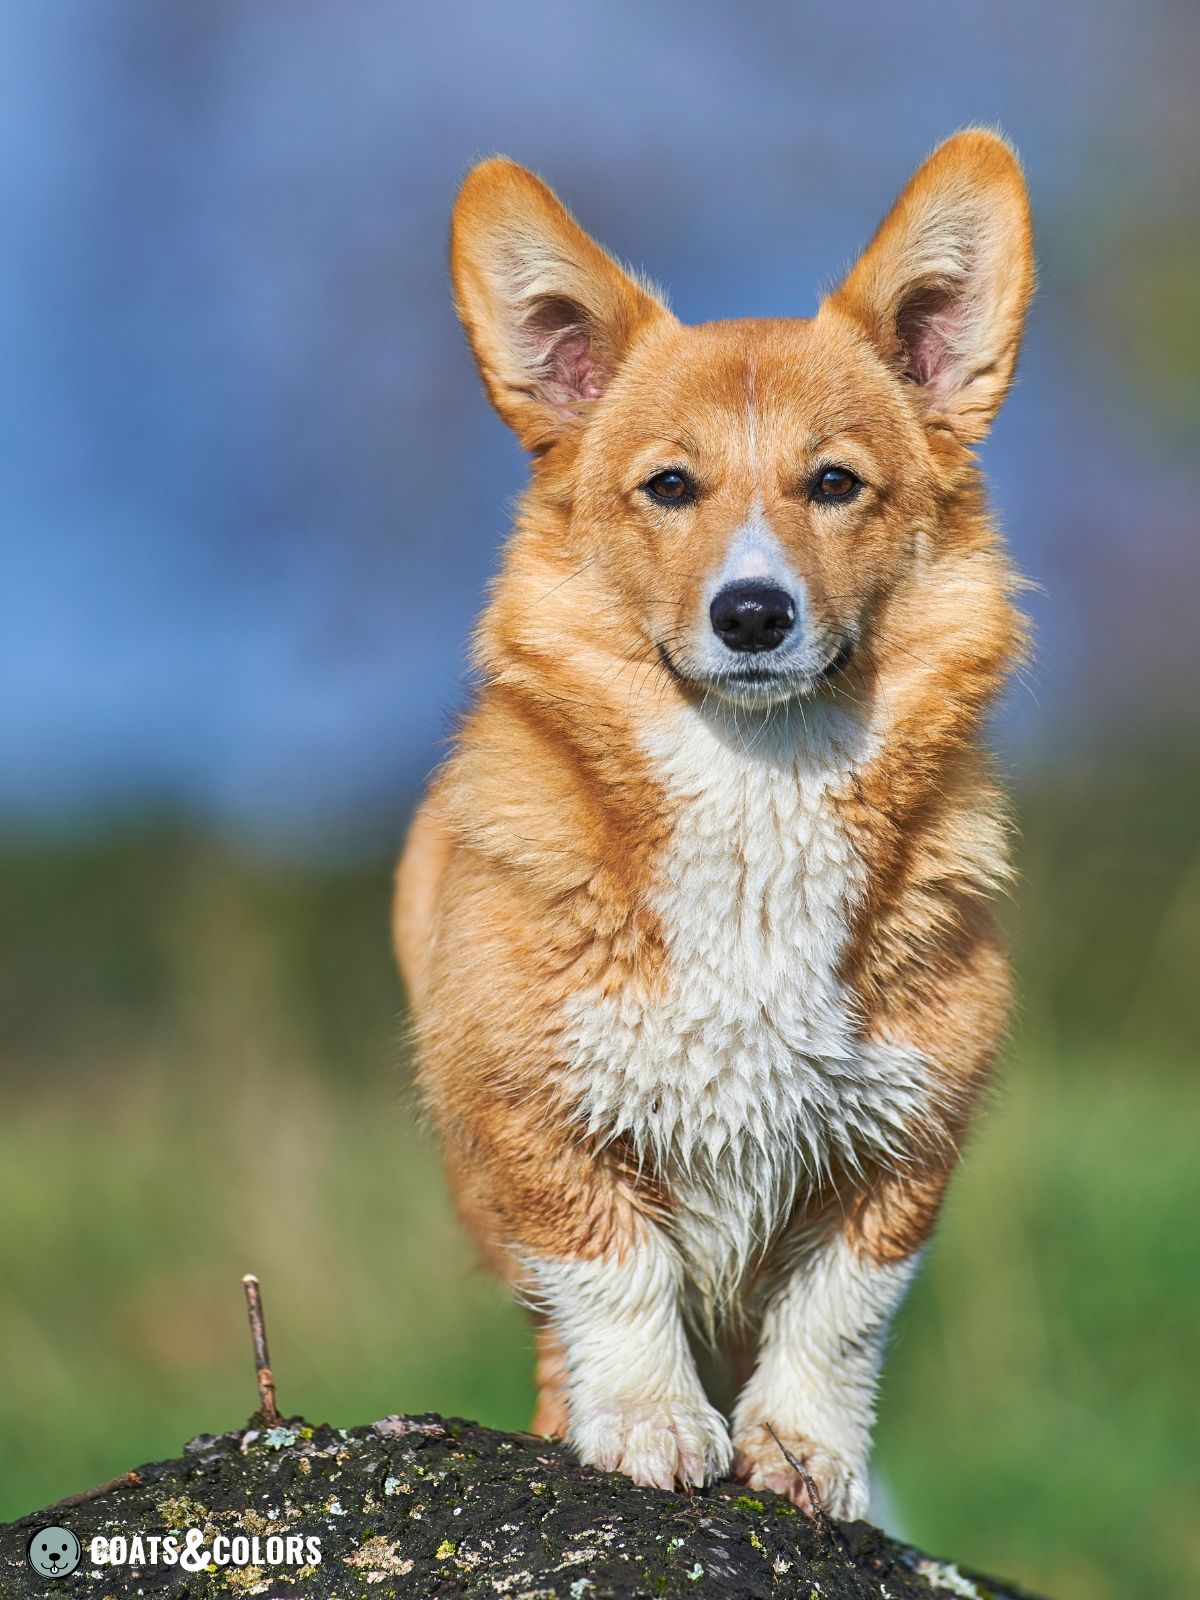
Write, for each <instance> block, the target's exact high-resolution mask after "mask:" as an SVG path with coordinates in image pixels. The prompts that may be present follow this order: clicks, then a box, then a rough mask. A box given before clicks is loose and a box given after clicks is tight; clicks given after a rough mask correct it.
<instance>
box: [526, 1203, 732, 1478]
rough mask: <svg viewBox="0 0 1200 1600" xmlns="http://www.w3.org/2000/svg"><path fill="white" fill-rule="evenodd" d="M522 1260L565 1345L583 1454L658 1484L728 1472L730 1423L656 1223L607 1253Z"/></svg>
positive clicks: (573, 1432) (571, 1429)
mask: <svg viewBox="0 0 1200 1600" xmlns="http://www.w3.org/2000/svg"><path fill="white" fill-rule="evenodd" d="M522 1265H523V1269H524V1270H523V1278H524V1281H525V1284H526V1286H527V1292H528V1293H529V1294H530V1296H531V1298H532V1299H533V1300H534V1302H535V1304H536V1305H537V1306H538V1307H539V1309H540V1310H541V1311H542V1312H543V1313H544V1314H545V1316H546V1317H547V1318H548V1320H549V1323H550V1326H551V1327H552V1328H553V1330H554V1333H555V1334H556V1335H557V1337H558V1340H559V1341H560V1342H561V1346H562V1351H563V1357H564V1362H565V1371H566V1398H567V1411H568V1425H567V1437H568V1439H569V1440H570V1442H571V1444H572V1445H573V1446H574V1447H575V1449H576V1451H577V1452H578V1454H579V1456H580V1459H581V1460H583V1461H584V1462H586V1463H588V1464H589V1465H591V1466H595V1467H602V1468H605V1469H606V1470H608V1471H618V1472H624V1473H627V1474H628V1475H629V1477H631V1478H632V1479H633V1480H634V1482H635V1483H641V1484H647V1485H652V1486H656V1487H658V1488H661V1489H670V1488H671V1487H672V1486H673V1485H674V1484H675V1483H677V1482H678V1483H681V1484H683V1485H684V1486H687V1485H692V1484H694V1485H700V1484H703V1483H707V1482H710V1481H711V1480H712V1479H714V1478H717V1477H721V1476H723V1475H724V1474H725V1473H726V1472H728V1470H729V1465H730V1459H731V1455H732V1449H731V1446H730V1442H729V1434H728V1430H727V1428H726V1426H725V1420H724V1418H723V1417H722V1416H721V1415H720V1413H719V1412H718V1411H716V1410H715V1409H714V1408H713V1406H712V1405H710V1403H709V1401H708V1398H707V1396H706V1395H705V1393H704V1390H703V1388H702V1386H701V1383H700V1378H699V1375H698V1373H697V1371H696V1365H695V1362H694V1360H693V1358H692V1353H691V1349H690V1348H689V1345H688V1341H687V1335H686V1333H685V1331H684V1325H683V1316H682V1312H681V1306H680V1296H681V1292H682V1287H683V1281H682V1280H683V1274H682V1270H681V1267H680V1263H679V1258H678V1255H677V1253H676V1252H675V1250H674V1248H673V1247H672V1245H671V1244H670V1241H669V1240H668V1239H667V1237H666V1236H665V1234H664V1233H663V1232H662V1230H661V1229H660V1228H659V1227H657V1226H656V1225H655V1224H654V1223H653V1222H651V1221H648V1220H645V1219H639V1225H638V1227H637V1229H636V1230H635V1231H634V1233H633V1234H632V1236H631V1237H630V1238H628V1239H627V1240H626V1241H625V1242H624V1243H623V1244H622V1245H621V1246H620V1247H618V1248H614V1249H613V1250H612V1251H611V1252H610V1253H608V1254H606V1255H602V1256H596V1257H592V1258H588V1259H585V1258H580V1257H575V1258H569V1257H555V1256H548V1255H530V1254H526V1255H524V1256H523V1258H522Z"/></svg>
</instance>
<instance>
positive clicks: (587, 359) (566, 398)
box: [546, 329, 604, 405]
mask: <svg viewBox="0 0 1200 1600" xmlns="http://www.w3.org/2000/svg"><path fill="white" fill-rule="evenodd" d="M548 365H549V367H550V371H549V373H548V374H547V385H546V386H547V389H549V390H557V391H558V393H557V394H555V395H554V396H553V397H554V399H555V400H556V402H557V403H558V404H559V405H562V404H567V405H569V404H570V403H571V402H572V401H574V400H597V399H599V397H600V395H601V394H602V393H603V389H604V382H603V374H602V373H601V371H600V368H599V367H598V366H597V365H596V363H595V361H594V360H593V359H592V341H591V339H590V338H589V337H588V335H587V333H586V332H585V331H584V330H583V329H578V330H574V331H568V332H566V333H564V334H563V335H562V337H561V338H560V339H559V340H558V341H557V343H556V344H555V345H554V347H553V349H552V350H551V351H550V357H549V362H548Z"/></svg>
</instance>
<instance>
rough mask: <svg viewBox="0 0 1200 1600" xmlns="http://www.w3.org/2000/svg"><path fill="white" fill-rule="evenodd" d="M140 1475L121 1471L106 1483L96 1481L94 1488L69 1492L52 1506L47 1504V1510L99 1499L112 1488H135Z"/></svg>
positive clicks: (56, 1509) (139, 1480)
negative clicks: (75, 1492) (117, 1476)
mask: <svg viewBox="0 0 1200 1600" xmlns="http://www.w3.org/2000/svg"><path fill="white" fill-rule="evenodd" d="M141 1481H142V1480H141V1476H140V1475H139V1474H138V1473H136V1472H123V1473H122V1474H121V1476H120V1477H119V1478H110V1479H109V1480H108V1482H107V1483H98V1484H97V1485H96V1487H95V1488H94V1489H81V1490H80V1491H79V1493H78V1494H69V1495H68V1496H67V1497H66V1499H65V1500H56V1501H55V1502H54V1504H53V1505H52V1506H47V1507H46V1510H47V1511H58V1510H60V1509H61V1508H62V1507H63V1506H82V1505H86V1504H87V1502H88V1501H89V1500H99V1498H100V1496H101V1495H102V1494H111V1493H112V1491H113V1490H114V1489H129V1488H135V1487H136V1486H137V1485H138V1484H139V1483H141Z"/></svg>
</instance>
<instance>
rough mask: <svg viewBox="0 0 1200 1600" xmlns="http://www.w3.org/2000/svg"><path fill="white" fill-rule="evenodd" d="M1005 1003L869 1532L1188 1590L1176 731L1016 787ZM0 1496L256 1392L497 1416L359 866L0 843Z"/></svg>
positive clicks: (38, 1500) (87, 1472)
mask: <svg viewBox="0 0 1200 1600" xmlns="http://www.w3.org/2000/svg"><path fill="white" fill-rule="evenodd" d="M1020 812H1021V820H1022V829H1023V841H1022V846H1021V862H1022V870H1023V874H1024V878H1023V882H1022V885H1021V888H1020V890H1019V892H1018V894H1017V896H1016V898H1015V900H1014V903H1013V905H1012V906H1011V907H1009V908H1008V915H1009V918H1010V921H1011V922H1012V925H1013V934H1014V943H1015V946H1016V950H1017V955H1018V964H1019V968H1020V975H1021V996H1022V1005H1021V1013H1020V1016H1019V1018H1018V1023H1017V1028H1016V1031H1015V1037H1014V1042H1013V1047H1012V1050H1011V1052H1010V1064H1009V1067H1008V1070H1007V1072H1006V1073H1005V1076H1004V1081H1003V1085H1002V1087H1001V1089H1000V1091H999V1093H998V1094H997V1097H996V1101H995V1104H994V1106H993V1107H992V1108H991V1111H990V1113H989V1114H988V1116H987V1117H986V1119H985V1122H984V1126H983V1127H982V1129H981V1131H980V1133H979V1134H978V1136H977V1138H976V1139H975V1141H974V1147H973V1149H972V1151H971V1153H970V1156H969V1159H968V1161H967V1162H966V1164H965V1166H964V1168H963V1170H962V1173H961V1174H960V1176H959V1178H958V1179H957V1181H956V1183H955V1186H954V1189H953V1192H952V1195H951V1199H950V1202H949V1205H948V1207H947V1210H946V1214H945V1218H944V1221H943V1225H942V1227H941V1229H940V1231H939V1234H938V1237H937V1239H936V1241H935V1243H934V1246H933V1248H932V1250H931V1252H930V1257H929V1260H928V1263H927V1265H926V1268H925V1271H924V1272H923V1274H922V1277H921V1279H920V1281H919V1283H918V1287H917V1289H916V1291H915V1292H914V1294H913V1296H912V1298H911V1300H910V1302H909V1304H908V1306H907V1307H906V1309H905V1311H904V1313H903V1315H902V1318H901V1320H900V1324H899V1326H898V1329H897V1333H896V1337H895V1340H894V1343H893V1348H892V1353H891V1357H890V1359H889V1363H888V1367H887V1376H886V1381H885V1387H884V1393H883V1400H882V1407H881V1418H880V1429H879V1452H878V1457H879V1461H880V1464H881V1466H882V1468H883V1471H884V1473H885V1475H886V1478H887V1481H888V1484H889V1487H890V1490H891V1494H892V1497H893V1499H894V1501H895V1502H896V1505H897V1508H898V1512H899V1516H900V1518H901V1521H902V1523H903V1528H904V1531H905V1532H906V1533H908V1534H909V1535H911V1536H912V1537H913V1538H915V1539H917V1540H919V1541H921V1542H922V1543H925V1544H926V1545H928V1546H929V1547H930V1548H932V1549H935V1550H942V1551H945V1552H949V1553H952V1554H953V1555H954V1556H955V1557H957V1558H959V1559H962V1560H964V1561H968V1562H974V1563H976V1564H978V1565H981V1566H985V1567H988V1566H990V1567H992V1568H994V1569H996V1570H999V1571H1002V1572H1004V1571H1007V1572H1009V1573H1011V1574H1012V1575H1014V1576H1016V1577H1017V1578H1019V1579H1022V1580H1023V1581H1025V1582H1026V1583H1027V1584H1029V1585H1031V1586H1035V1587H1041V1588H1043V1589H1044V1590H1046V1591H1047V1592H1048V1593H1051V1594H1054V1595H1056V1596H1058V1597H1059V1600H1075V1597H1078V1600H1083V1597H1085V1596H1086V1597H1087V1600H1109V1597H1112V1600H1116V1597H1118V1596H1119V1597H1121V1600H1127V1597H1128V1596H1131V1595H1135V1594H1150V1593H1164V1594H1182V1593H1186V1592H1195V1591H1196V1590H1197V1589H1198V1588H1200V1523H1198V1522H1197V1519H1196V1517H1195V1507H1196V1505H1197V1504H1198V1503H1200V1468H1198V1452H1197V1449H1196V1440H1197V1438H1198V1437H1200V1384H1198V1383H1197V1380H1196V1373H1195V1362H1196V1329H1197V1327H1198V1326H1200V1270H1198V1268H1200V1243H1198V1239H1197V1218H1198V1217H1200V1164H1198V1163H1197V1160H1196V1151H1197V1136H1198V1135H1200V1108H1198V1103H1197V1096H1196V1089H1195V1068H1196V1065H1197V1062H1198V1061H1200V985H1198V983H1197V971H1198V957H1200V842H1198V839H1197V820H1198V819H1200V764H1197V763H1195V762H1194V761H1190V760H1188V759H1186V758H1183V757H1180V756H1178V755H1174V756H1170V757H1162V756H1156V757H1151V756H1145V757H1138V758H1137V759H1134V758H1133V757H1131V755H1130V754H1129V752H1127V751H1126V752H1123V761H1122V764H1121V765H1120V766H1119V767H1117V766H1108V765H1106V764H1105V763H1103V762H1094V763H1091V764H1090V765H1086V766H1080V767H1078V768H1076V769H1074V770H1072V771H1071V773H1070V774H1069V775H1066V776H1060V777H1059V778H1057V779H1056V780H1055V781H1054V782H1053V783H1050V782H1048V781H1044V782H1042V783H1040V784H1037V785H1029V786H1027V787H1026V791H1025V793H1024V794H1023V795H1022V797H1021V803H1020ZM0 871H2V873H3V880H4V884H5V891H4V895H3V897H2V899H0V941H2V948H3V961H2V962H0V1014H2V1015H3V1016H4V1019H5V1030H4V1042H3V1045H2V1046H0V1094H2V1107H3V1110H2V1114H0V1348H2V1349H3V1350H4V1352H5V1357H6V1364H7V1374H8V1375H7V1379H6V1381H5V1382H4V1383H3V1384H0V1519H4V1518H7V1517H12V1516H16V1515H19V1514H21V1513H23V1512H26V1511H28V1510H31V1509H33V1508H34V1507H36V1506H39V1505H42V1504H45V1503H47V1502H49V1501H51V1500H53V1499H56V1498H58V1497H60V1496H62V1495H66V1494H69V1493H71V1492H73V1491H75V1490H77V1489H81V1488H84V1487H86V1486H87V1485H89V1484H91V1483H93V1482H97V1481H100V1480H102V1479H105V1478H107V1477H110V1476H112V1475H113V1474H115V1473H117V1472H119V1471H122V1470H123V1469H125V1468H126V1467H128V1466H129V1465H131V1464H134V1463H136V1462H139V1461H142V1460H146V1459H151V1458H154V1457H157V1456H164V1455H173V1454H175V1453H177V1452H178V1450H179V1447H180V1445H181V1443H182V1442H183V1440H184V1439H186V1438H187V1437H189V1436H190V1435H191V1434H193V1433H196V1432H199V1431H201V1430H213V1431H215V1430H219V1429H222V1428H225V1427H229V1426H233V1425H235V1424H237V1423H239V1422H240V1421H241V1420H243V1419H244V1417H245V1416H246V1415H247V1414H248V1413H249V1412H250V1411H251V1410H252V1409H253V1407H254V1404H255V1394H254V1383H253V1373H252V1370H251V1363H250V1359H249V1353H248V1342H247V1338H246V1335H245V1331H244V1324H243V1315H242V1307H241V1300H240V1288H239V1283H238V1279H239V1277H240V1275H241V1274H242V1273H243V1272H244V1271H247V1270H255V1271H257V1272H258V1273H259V1274H260V1276H261V1277H262V1279H263V1284H264V1294H265V1298H266V1306H267V1313H268V1319H269V1325H270V1329H271V1334H272V1344H273V1356H274V1360H275V1367H276V1372H277V1377H278V1382H279V1387H280V1398H281V1402H282V1404H283V1406H284V1408H285V1410H286V1409H290V1410H297V1411H303V1412H304V1413H305V1414H306V1415H307V1416H309V1417H310V1418H312V1419H314V1420H315V1419H330V1420H334V1421H337V1422H340V1423H351V1422H360V1421H364V1420H367V1419H370V1418H373V1417H377V1416H381V1415H383V1414H384V1413H386V1412H388V1411H394V1410H406V1409H408V1410H427V1409H437V1410H442V1411H449V1412H458V1413H463V1414H467V1415H471V1416H478V1417H480V1418H482V1419H483V1420H485V1421H487V1422H490V1423H493V1424H496V1425H498V1426H517V1427H520V1426H524V1425H525V1424H526V1422H527V1421H528V1416H529V1407H530V1403H531V1388H530V1366H531V1362H530V1354H529V1337H528V1333H527V1330H526V1328H525V1326H524V1323H523V1320H522V1318H521V1317H520V1315H519V1314H518V1313H517V1312H516V1310H515V1309H514V1308H513V1307H512V1306H511V1305H509V1304H508V1302H507V1300H506V1298H505V1297H504V1295H503V1294H502V1293H500V1292H499V1291H498V1290H497V1289H496V1288H495V1287H494V1286H493V1285H492V1284H491V1283H490V1282H489V1281H488V1280H487V1278H486V1277H484V1276H483V1275H482V1274H481V1273H480V1272H478V1271H477V1270H476V1268H475V1267H474V1264H473V1262H472V1259H471V1255H470V1252H469V1249H468V1247H467V1245H466V1243H465V1241H464V1240H463V1239H462V1238H461V1237H460V1236H459V1233H458V1231H457V1229H456V1227H455V1225H454V1223H453V1221H452V1219H451V1217H450V1214H449V1208H448V1206H447V1203H446V1199H445V1195H444V1192H443V1189H442V1184H441V1178H440V1174H439V1170H438V1164H437V1157H436V1152H435V1150H434V1148H433V1145H432V1141H431V1140H430V1139H429V1137H428V1136H427V1135H426V1133H425V1132H424V1130H423V1129H422V1127H421V1126H420V1122H419V1118H418V1115H417V1112H416V1108H415V1106H414V1104H413V1101H412V1098H411V1094H410V1091H409V1088H408V1079H407V1073H406V1065H405V1060H404V1052H403V1048H402V1044H401V1040H402V1020H401V1016H400V1006H401V996H400V993H399V989H398V985H397V983H396V980H395V978H394V976H393V973H392V968H391V963H390V957H389V953H388V942H387V918H388V898H389V890H390V884H389V871H390V869H389V864H388V863H386V862H378V863H368V864H357V865H352V866H345V865H343V866H341V867H338V866H330V865H325V866H320V865H303V864H297V863H295V862H290V863H289V862H281V861H271V860H269V859H263V858H261V857H250V856H246V855H244V854H240V853H239V852H238V851H236V850H235V849H233V848H232V847H229V846H222V845H220V844H218V843H215V842H213V841H212V840H205V839H203V838H200V837H198V836H196V835H195V834H193V833H189V832H187V831H184V830H178V829H175V830H172V829H169V828H162V827H158V828H145V829H140V830H126V831H125V832H124V833H121V834H118V835H115V836H110V837H108V838H106V839H104V840H103V841H100V842H92V843H87V844H74V845H72V844H68V843H64V842H63V841H62V840H50V839H41V840H31V839H29V838H21V839H11V840H9V841H7V843H0Z"/></svg>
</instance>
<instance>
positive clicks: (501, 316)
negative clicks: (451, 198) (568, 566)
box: [450, 159, 670, 450]
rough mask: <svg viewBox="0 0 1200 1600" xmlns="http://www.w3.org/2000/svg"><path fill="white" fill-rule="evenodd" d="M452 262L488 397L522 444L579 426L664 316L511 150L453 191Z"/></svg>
mask: <svg viewBox="0 0 1200 1600" xmlns="http://www.w3.org/2000/svg"><path fill="white" fill-rule="evenodd" d="M450 271H451V276H452V278H453V280H454V299H455V303H456V305H457V307H458V314H459V316H460V317H461V318H462V322H463V326H464V327H465V328H466V330H467V336H468V338H469V339H470V341H471V348H472V349H473V350H474V352H475V360H476V361H477V362H478V364H479V371H480V374H481V375H482V377H483V381H484V384H485V386H486V387H487V391H488V394H489V395H490V396H491V400H492V404H493V405H494V406H495V407H496V410H497V411H498V412H499V413H500V415H501V416H502V417H503V418H504V420H505V422H507V423H508V424H509V426H510V427H511V428H512V429H513V430H514V432H515V433H516V434H517V436H518V438H519V439H520V440H521V443H522V444H523V445H525V447H526V449H529V450H541V449H544V448H545V447H546V446H547V445H549V444H553V443H554V441H555V440H556V439H558V438H559V437H561V436H562V434H563V433H564V432H565V431H567V430H568V429H571V428H574V427H577V426H579V424H580V422H581V420H582V419H583V418H584V417H585V416H586V413H587V411H588V409H589V407H590V403H591V402H592V401H593V400H596V399H598V398H599V396H600V395H601V394H602V393H603V392H604V388H605V385H606V384H607V383H608V381H609V380H610V379H611V378H612V376H613V374H614V373H615V372H616V370H617V368H618V367H619V366H620V364H621V362H622V360H623V359H624V357H625V354H626V352H627V351H628V349H629V346H630V344H631V343H632V341H633V339H634V337H635V336H636V334H637V333H638V332H639V330H640V329H642V328H643V327H645V326H646V325H647V324H648V323H649V322H650V321H652V320H653V319H655V318H657V317H669V316H670V312H668V311H667V310H666V308H665V306H663V305H662V303H661V302H660V301H659V300H657V299H656V298H655V297H654V295H653V294H651V293H650V291H649V290H648V289H646V288H644V287H643V286H642V285H641V284H639V283H637V282H635V280H634V279H633V278H631V277H630V276H629V275H628V273H626V272H624V271H622V269H621V268H620V267H619V266H618V265H617V263H616V262H615V261H614V260H613V259H612V257H611V256H609V255H607V254H606V253H605V251H603V250H602V249H601V248H600V246H599V245H598V244H597V243H596V242H595V240H594V239H591V238H589V237H588V235H587V234H586V233H584V231H583V229H582V228H581V227H580V226H579V224H578V223H577V222H576V221H575V219H574V218H573V217H572V216H571V214H570V212H569V211H568V210H567V209H566V207H565V206H564V205H563V204H562V203H561V201H559V200H558V198H557V197H556V196H555V195H554V194H553V193H552V191H551V190H550V189H548V188H547V187H546V185H545V184H544V183H543V182H542V181H541V179H540V178H536V177H534V175H533V173H532V172H527V171H526V170H525V168H524V167H519V166H517V165H516V163H515V162H512V161H505V160H502V159H494V160H491V161H484V162H483V163H482V164H481V165H480V166H478V167H476V168H475V170H474V171H473V172H472V173H471V174H470V175H469V176H468V178H467V180H466V182H465V183H464V184H463V186H462V189H461V190H460V191H459V196H458V202H457V204H456V205H455V207H454V221H453V225H452V229H451V238H450Z"/></svg>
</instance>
